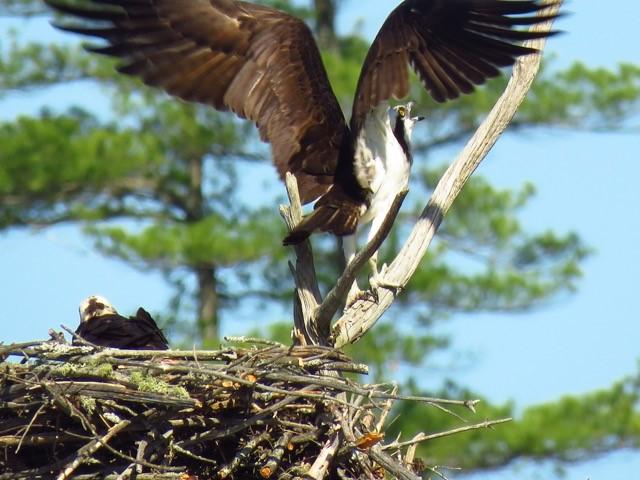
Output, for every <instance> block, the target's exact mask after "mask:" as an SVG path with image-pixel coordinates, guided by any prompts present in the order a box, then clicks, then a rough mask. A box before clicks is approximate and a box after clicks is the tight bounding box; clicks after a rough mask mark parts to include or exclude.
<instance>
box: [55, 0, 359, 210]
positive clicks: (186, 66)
mask: <svg viewBox="0 0 640 480" xmlns="http://www.w3.org/2000/svg"><path fill="white" fill-rule="evenodd" d="M47 3H49V5H51V6H52V7H54V8H55V9H57V10H59V11H62V12H64V13H67V14H70V15H74V16H76V17H80V18H83V19H86V20H91V21H96V20H97V21H104V22H106V26H103V27H97V28H96V27H88V26H84V25H83V26H68V25H62V26H60V28H62V29H65V30H70V31H73V32H76V33H80V34H84V35H90V36H95V37H100V38H104V39H105V40H106V41H107V46H105V47H99V48H92V49H91V50H93V51H96V52H99V53H103V54H106V55H111V56H116V57H119V58H121V59H122V60H123V63H122V66H121V67H120V68H119V71H121V72H122V73H126V74H129V75H135V76H138V77H140V78H141V79H142V80H143V81H144V82H145V83H147V84H148V85H152V86H155V87H160V88H162V89H164V90H166V91H167V92H169V93H171V94H173V95H176V96H178V97H180V98H182V99H184V100H189V101H196V102H201V103H206V104H209V105H212V106H214V107H215V108H216V109H218V110H232V111H233V112H235V113H236V114H238V115H239V116H241V117H244V118H248V119H250V120H253V121H254V122H255V123H256V124H257V126H258V129H259V131H260V136H261V138H262V139H263V140H265V141H267V142H269V143H270V144H271V148H272V154H273V159H274V163H275V165H276V167H277V169H278V172H279V173H280V176H281V177H283V178H284V175H285V173H286V172H287V171H291V172H292V173H294V174H295V175H296V177H297V179H298V186H299V189H300V195H301V198H302V201H303V202H304V203H307V202H309V201H311V200H313V199H315V198H317V197H318V196H320V195H321V194H323V193H324V192H326V191H327V189H328V188H329V186H330V185H331V183H332V182H333V175H334V173H335V170H336V166H337V163H338V155H339V149H340V145H341V144H342V140H343V137H344V135H345V134H346V133H348V131H347V125H346V123H345V120H344V116H343V114H342V111H341V109H340V106H339V104H338V101H337V100H336V98H335V95H334V93H333V91H332V90H331V87H330V85H329V80H328V78H327V74H326V71H325V69H324V66H323V64H322V60H321V58H320V53H319V51H318V48H317V46H316V44H315V41H314V40H313V36H312V34H311V32H310V30H309V28H308V27H307V26H306V25H305V24H304V23H303V22H302V21H301V20H299V19H297V18H294V17H292V16H290V15H287V14H286V13H283V12H279V11H277V10H274V9H271V8H268V7H264V6H260V5H254V4H251V3H246V2H234V1H231V0H199V1H190V2H176V1H171V0H94V1H93V2H90V3H91V4H93V7H92V8H86V7H80V6H77V5H69V4H67V3H65V2H64V1H60V0H47Z"/></svg>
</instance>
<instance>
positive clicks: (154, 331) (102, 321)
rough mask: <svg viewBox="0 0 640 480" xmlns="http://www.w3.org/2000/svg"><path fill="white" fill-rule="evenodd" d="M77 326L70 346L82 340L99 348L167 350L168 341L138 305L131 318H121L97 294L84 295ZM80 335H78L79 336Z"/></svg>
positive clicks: (106, 301)
mask: <svg viewBox="0 0 640 480" xmlns="http://www.w3.org/2000/svg"><path fill="white" fill-rule="evenodd" d="M79 312H80V325H79V326H78V328H77V329H76V332H75V333H76V335H77V337H76V336H74V337H73V341H72V343H73V345H82V342H81V340H80V339H82V340H86V341H87V342H90V343H93V344H94V345H100V346H102V347H110V348H123V349H131V350H168V349H169V342H168V341H167V339H166V337H165V336H164V334H163V333H162V330H160V329H159V328H158V325H156V322H155V321H154V320H153V318H152V317H151V315H149V312H147V311H146V310H145V309H144V308H142V307H141V308H138V311H137V312H136V315H135V316H134V317H128V318H127V317H123V316H122V315H120V314H119V313H118V312H117V311H116V309H115V308H114V307H113V305H111V303H109V301H108V300H107V299H106V298H104V297H101V296H99V295H92V296H90V297H88V298H86V299H85V300H84V301H83V302H82V303H81V304H80V308H79ZM78 337H80V338H78Z"/></svg>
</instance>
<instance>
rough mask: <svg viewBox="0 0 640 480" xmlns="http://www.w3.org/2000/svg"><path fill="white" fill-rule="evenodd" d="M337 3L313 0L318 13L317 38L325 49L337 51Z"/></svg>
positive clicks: (327, 0) (334, 1)
mask: <svg viewBox="0 0 640 480" xmlns="http://www.w3.org/2000/svg"><path fill="white" fill-rule="evenodd" d="M336 2H337V0H313V5H314V7H315V11H316V36H317V38H318V45H320V48H323V49H330V50H333V49H336V48H337V46H338V41H337V38H336V29H335V24H336Z"/></svg>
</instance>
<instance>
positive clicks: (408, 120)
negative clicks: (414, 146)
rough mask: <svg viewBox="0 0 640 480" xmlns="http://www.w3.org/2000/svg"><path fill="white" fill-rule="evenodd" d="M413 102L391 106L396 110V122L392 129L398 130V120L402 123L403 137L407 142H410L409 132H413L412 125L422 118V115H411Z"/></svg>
mask: <svg viewBox="0 0 640 480" xmlns="http://www.w3.org/2000/svg"><path fill="white" fill-rule="evenodd" d="M413 105H414V103H413V102H408V103H406V104H400V105H396V106H395V107H393V110H394V111H395V112H396V122H395V127H394V131H398V127H399V125H398V122H401V123H402V126H403V127H404V128H403V133H404V138H405V141H406V143H407V144H410V142H411V134H412V133H413V127H415V125H416V123H418V122H420V121H422V120H424V117H422V116H417V117H412V116H411V109H412V108H413Z"/></svg>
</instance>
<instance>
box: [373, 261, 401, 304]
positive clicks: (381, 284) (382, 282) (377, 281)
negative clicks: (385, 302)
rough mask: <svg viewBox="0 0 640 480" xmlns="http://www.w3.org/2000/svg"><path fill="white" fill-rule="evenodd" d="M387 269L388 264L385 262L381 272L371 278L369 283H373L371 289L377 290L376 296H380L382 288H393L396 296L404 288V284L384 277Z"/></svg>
mask: <svg viewBox="0 0 640 480" xmlns="http://www.w3.org/2000/svg"><path fill="white" fill-rule="evenodd" d="M386 271H387V265H386V264H385V265H383V266H382V269H381V270H380V273H378V274H377V275H373V276H372V277H371V278H370V279H369V285H371V289H372V290H373V291H374V292H376V297H377V296H378V294H377V292H378V290H380V289H381V288H384V289H385V290H391V291H392V292H393V295H394V296H395V295H398V294H399V293H400V291H401V290H402V288H403V285H400V284H398V283H394V282H389V281H387V280H386V279H385V278H384V276H385V273H386Z"/></svg>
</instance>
